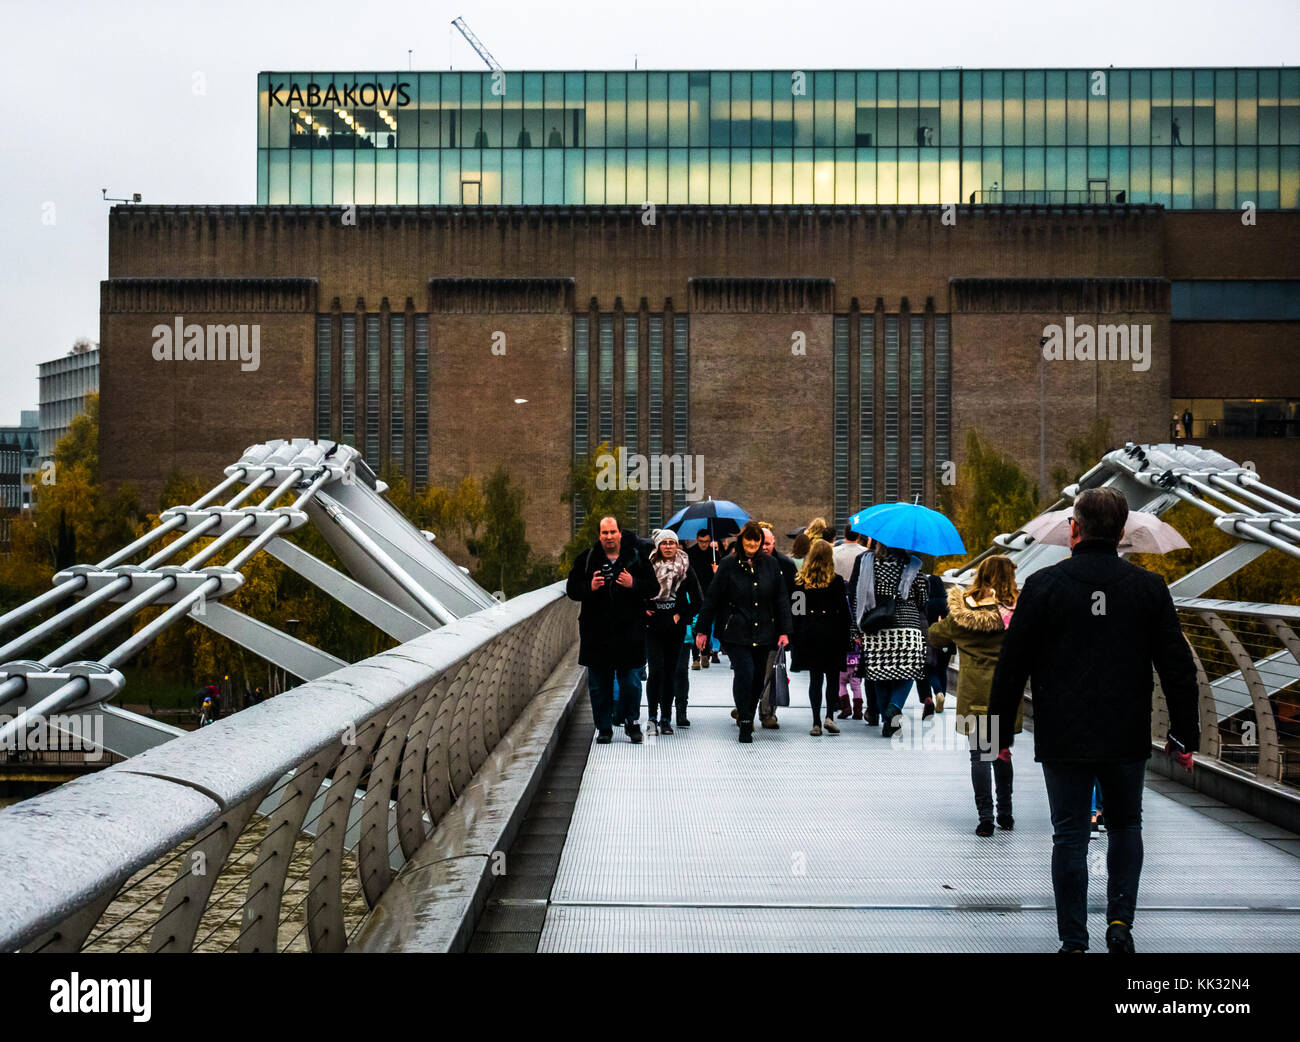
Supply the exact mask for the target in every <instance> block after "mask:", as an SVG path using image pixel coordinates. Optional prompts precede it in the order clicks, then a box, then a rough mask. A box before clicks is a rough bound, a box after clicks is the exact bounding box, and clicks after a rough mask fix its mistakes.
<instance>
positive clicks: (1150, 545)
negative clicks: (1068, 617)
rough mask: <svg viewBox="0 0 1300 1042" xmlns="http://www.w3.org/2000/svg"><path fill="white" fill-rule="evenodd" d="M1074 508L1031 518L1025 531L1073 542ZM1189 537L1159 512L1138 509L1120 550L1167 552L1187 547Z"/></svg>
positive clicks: (1040, 538) (1039, 538)
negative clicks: (1152, 512)
mask: <svg viewBox="0 0 1300 1042" xmlns="http://www.w3.org/2000/svg"><path fill="white" fill-rule="evenodd" d="M1073 516H1074V511H1073V510H1050V511H1048V512H1047V513H1046V514H1040V515H1039V516H1038V517H1036V518H1034V519H1033V520H1032V521H1030V522H1029V523H1028V524H1027V525H1025V526H1024V528H1022V529H1021V531H1022V532H1023V533H1024V534H1025V535H1027V536H1032V537H1033V539H1034V541H1035V542H1039V543H1045V544H1047V545H1048V546H1069V545H1070V518H1071V517H1073ZM1186 549H1187V540H1186V539H1184V538H1183V537H1182V536H1181V535H1179V534H1178V529H1176V528H1174V526H1173V525H1171V524H1169V523H1168V522H1166V521H1161V520H1160V518H1158V517H1156V516H1155V514H1146V513H1143V512H1141V511H1138V510H1135V511H1133V512H1132V513H1130V514H1129V516H1128V521H1127V522H1125V524H1124V538H1123V539H1121V540H1120V543H1119V550H1120V553H1124V554H1167V553H1169V551H1170V550H1186Z"/></svg>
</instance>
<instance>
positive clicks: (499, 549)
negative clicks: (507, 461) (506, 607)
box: [468, 467, 532, 597]
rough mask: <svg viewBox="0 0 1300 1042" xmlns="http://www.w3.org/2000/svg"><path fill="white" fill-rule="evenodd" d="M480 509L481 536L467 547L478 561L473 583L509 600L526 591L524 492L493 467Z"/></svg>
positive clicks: (502, 470) (528, 555)
mask: <svg viewBox="0 0 1300 1042" xmlns="http://www.w3.org/2000/svg"><path fill="white" fill-rule="evenodd" d="M483 507H484V509H483V518H482V524H483V534H482V536H480V537H478V538H474V539H471V540H469V544H468V545H469V550H470V553H472V554H474V556H475V557H477V558H478V568H476V569H475V571H474V581H475V582H477V583H478V584H479V585H480V586H482V587H483V588H484V589H487V590H493V591H497V590H499V591H501V592H503V593H504V594H505V595H506V596H507V597H513V596H514V595H515V594H518V593H523V592H524V591H525V590H527V589H529V586H528V579H529V559H530V558H531V556H532V547H530V546H529V545H528V541H527V539H525V537H524V536H525V531H524V512H523V511H524V490H523V489H522V488H519V487H517V486H515V485H512V484H511V482H510V475H509V474H507V473H506V471H505V468H504V467H497V469H496V470H495V471H493V473H492V476H491V477H490V478H488V480H487V484H486V485H485V486H484V488H483Z"/></svg>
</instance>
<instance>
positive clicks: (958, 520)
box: [937, 430, 1040, 568]
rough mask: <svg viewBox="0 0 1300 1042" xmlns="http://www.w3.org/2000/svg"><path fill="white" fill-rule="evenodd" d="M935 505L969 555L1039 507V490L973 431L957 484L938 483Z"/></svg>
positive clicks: (944, 565) (1028, 518)
mask: <svg viewBox="0 0 1300 1042" xmlns="http://www.w3.org/2000/svg"><path fill="white" fill-rule="evenodd" d="M939 503H940V509H942V510H943V512H944V513H945V514H947V515H948V517H949V518H950V519H951V520H952V522H953V524H955V525H956V526H957V531H958V532H959V533H960V534H961V538H962V542H964V543H965V544H966V549H967V551H969V552H970V554H971V555H974V554H978V553H980V552H982V551H983V550H985V549H986V548H987V547H988V546H990V545H991V544H992V542H993V537H994V536H995V535H1000V534H1001V533H1003V532H1014V531H1015V530H1016V529H1018V528H1019V527H1020V526H1021V525H1023V524H1024V523H1025V522H1026V521H1028V520H1030V519H1031V518H1033V517H1034V516H1035V515H1036V514H1037V513H1038V512H1039V509H1040V508H1039V501H1038V488H1037V487H1036V486H1035V485H1033V484H1032V483H1031V482H1030V480H1029V478H1028V477H1027V476H1026V474H1025V472H1024V471H1023V470H1021V469H1020V467H1019V465H1018V464H1017V463H1016V462H1015V461H1014V460H1013V459H1011V457H1009V456H1007V455H1005V454H1003V453H1001V452H998V451H997V450H996V449H995V448H994V447H993V446H992V445H990V444H989V443H988V442H987V441H985V440H984V438H983V437H982V436H981V435H980V433H979V432H978V431H975V430H972V431H971V432H970V433H969V434H967V436H966V460H965V462H964V463H962V464H961V466H960V467H958V469H957V481H956V483H955V484H953V485H944V486H940V490H939ZM952 563H956V562H952ZM946 566H947V565H946V564H941V565H938V566H937V567H940V568H942V567H946Z"/></svg>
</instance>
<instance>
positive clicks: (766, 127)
mask: <svg viewBox="0 0 1300 1042" xmlns="http://www.w3.org/2000/svg"><path fill="white" fill-rule="evenodd" d="M752 95H753V96H752V97H751V99H750V110H751V112H752V116H751V120H750V142H751V143H752V144H753V145H754V146H755V147H756V148H757V147H762V148H770V147H771V145H772V76H771V74H770V73H766V72H756V73H754V74H753V89H752ZM755 192H757V187H755Z"/></svg>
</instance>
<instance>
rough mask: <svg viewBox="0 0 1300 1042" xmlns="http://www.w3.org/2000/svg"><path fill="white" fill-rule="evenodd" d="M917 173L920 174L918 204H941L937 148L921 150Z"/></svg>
mask: <svg viewBox="0 0 1300 1042" xmlns="http://www.w3.org/2000/svg"><path fill="white" fill-rule="evenodd" d="M918 172H919V174H920V187H919V188H918V202H920V203H922V204H925V205H929V206H933V205H935V204H936V203H940V202H943V199H942V198H941V197H940V194H939V150H938V149H937V148H923V149H921V159H920V163H919V165H918Z"/></svg>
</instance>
